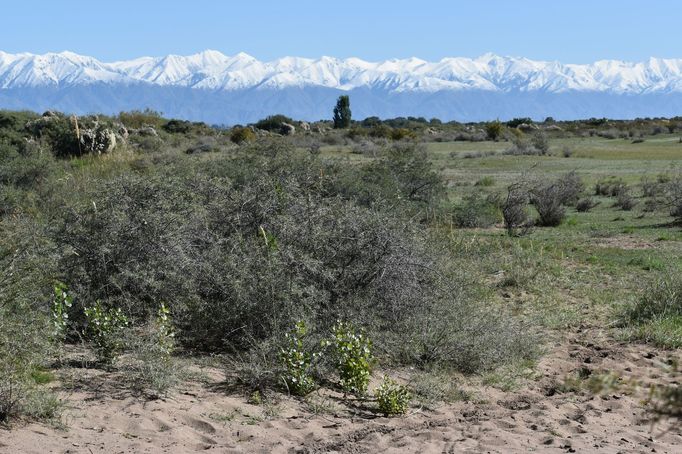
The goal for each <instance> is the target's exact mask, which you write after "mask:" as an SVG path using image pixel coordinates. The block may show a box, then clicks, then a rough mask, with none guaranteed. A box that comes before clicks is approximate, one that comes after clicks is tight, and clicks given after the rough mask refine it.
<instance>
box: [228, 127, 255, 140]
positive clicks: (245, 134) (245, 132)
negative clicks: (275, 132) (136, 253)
mask: <svg viewBox="0 0 682 454" xmlns="http://www.w3.org/2000/svg"><path fill="white" fill-rule="evenodd" d="M230 140H231V141H232V142H234V143H236V144H241V143H245V142H253V141H254V140H256V134H255V133H254V132H253V130H252V129H251V128H240V127H236V128H234V129H232V132H231V133H230Z"/></svg>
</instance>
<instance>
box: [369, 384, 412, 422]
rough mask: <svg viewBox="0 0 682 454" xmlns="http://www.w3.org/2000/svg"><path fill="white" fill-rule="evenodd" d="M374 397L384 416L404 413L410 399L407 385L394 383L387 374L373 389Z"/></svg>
mask: <svg viewBox="0 0 682 454" xmlns="http://www.w3.org/2000/svg"><path fill="white" fill-rule="evenodd" d="M374 397H376V399H377V405H378V406H379V411H380V412H381V413H383V414H384V415H386V416H393V415H404V414H405V413H406V412H407V409H408V408H409V406H410V400H411V399H412V395H411V394H410V392H409V391H408V389H407V387H405V386H403V385H400V384H398V383H396V382H395V381H394V380H391V379H390V378H389V377H388V376H387V375H384V381H383V383H381V386H379V387H378V388H377V389H376V391H374Z"/></svg>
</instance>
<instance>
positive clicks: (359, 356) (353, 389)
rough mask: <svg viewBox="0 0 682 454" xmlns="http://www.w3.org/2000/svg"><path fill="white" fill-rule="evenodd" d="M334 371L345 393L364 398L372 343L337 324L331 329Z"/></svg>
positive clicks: (352, 329) (351, 329)
mask: <svg viewBox="0 0 682 454" xmlns="http://www.w3.org/2000/svg"><path fill="white" fill-rule="evenodd" d="M329 344H331V345H332V346H333V348H334V356H335V358H336V369H337V371H338V373H339V377H340V380H339V383H340V385H341V388H342V389H343V390H344V391H345V392H347V393H353V394H356V395H359V396H364V395H365V394H366V393H367V386H368V385H369V377H370V373H371V370H372V366H371V365H372V361H373V357H372V351H371V348H372V342H371V341H370V340H369V339H368V338H367V337H366V336H365V335H364V334H361V333H357V332H356V330H355V328H354V327H353V326H352V325H350V324H348V323H343V322H339V323H337V324H336V325H335V326H334V327H333V328H332V340H331V342H329Z"/></svg>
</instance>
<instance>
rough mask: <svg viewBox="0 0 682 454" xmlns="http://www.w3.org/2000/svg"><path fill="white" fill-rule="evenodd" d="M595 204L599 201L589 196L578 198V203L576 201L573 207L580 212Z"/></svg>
mask: <svg viewBox="0 0 682 454" xmlns="http://www.w3.org/2000/svg"><path fill="white" fill-rule="evenodd" d="M597 205H599V202H597V201H595V200H593V199H591V198H590V197H586V198H584V199H580V200H579V201H578V203H576V205H575V209H576V211H579V212H581V213H586V212H588V211H590V210H591V209H592V208H594V207H596V206H597Z"/></svg>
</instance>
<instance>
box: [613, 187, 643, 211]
mask: <svg viewBox="0 0 682 454" xmlns="http://www.w3.org/2000/svg"><path fill="white" fill-rule="evenodd" d="M635 205H637V202H636V201H635V199H634V198H633V197H632V195H631V194H630V191H629V190H628V189H623V190H622V191H620V192H619V193H618V195H617V196H616V201H615V203H614V204H613V206H614V207H617V208H620V209H621V210H623V211H630V210H632V209H633V208H634V207H635Z"/></svg>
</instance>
